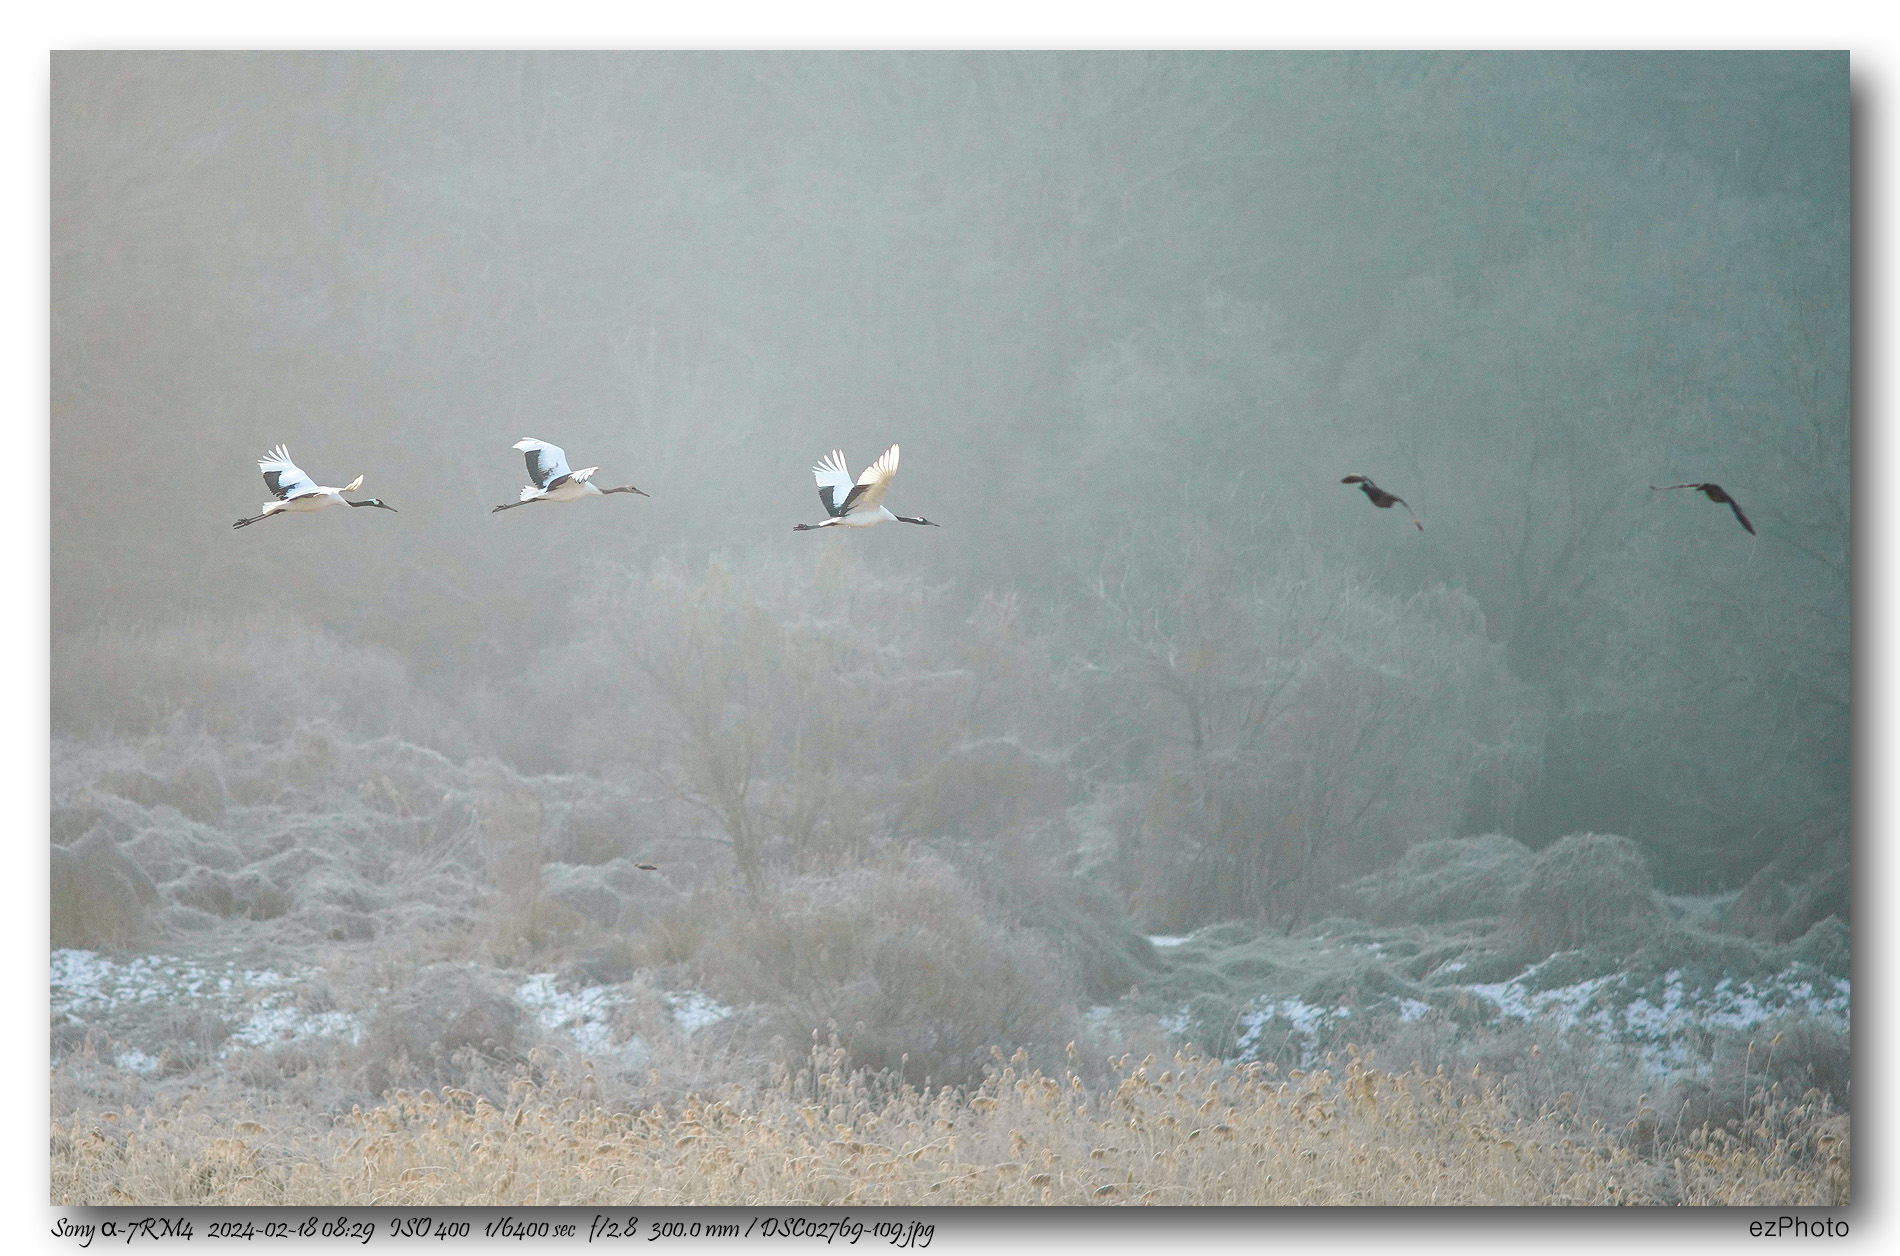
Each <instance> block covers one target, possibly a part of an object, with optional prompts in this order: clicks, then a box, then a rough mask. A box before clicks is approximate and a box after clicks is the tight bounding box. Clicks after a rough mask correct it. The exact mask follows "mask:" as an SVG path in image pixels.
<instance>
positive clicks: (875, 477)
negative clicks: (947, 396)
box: [231, 436, 1755, 536]
mask: <svg viewBox="0 0 1900 1256" xmlns="http://www.w3.org/2000/svg"><path fill="white" fill-rule="evenodd" d="M514 447H515V448H516V449H518V450H520V451H521V452H522V453H523V454H525V455H526V456H527V460H528V479H529V481H530V483H528V484H527V485H526V486H524V487H523V488H522V490H521V496H520V497H518V498H517V499H515V500H514V501H511V502H503V503H502V504H501V505H499V506H497V507H495V510H494V512H491V513H499V512H500V511H503V510H513V509H514V508H515V507H516V506H526V505H528V504H529V503H530V502H577V501H580V500H581V499H582V498H585V497H605V496H607V495H608V494H610V493H639V494H640V496H642V497H647V496H650V494H648V493H646V492H645V491H643V490H641V489H637V488H635V487H634V486H633V485H631V484H622V485H621V486H620V487H618V488H601V487H599V486H598V485H596V484H595V483H594V472H596V471H598V470H600V468H599V467H582V468H581V469H580V470H579V471H574V470H571V469H570V468H569V467H568V465H567V454H566V452H565V451H563V450H562V448H561V447H560V446H559V445H550V444H548V443H547V442H546V441H544V440H536V439H535V438H534V437H532V436H524V437H523V438H522V439H520V440H519V441H516V442H515V446H514ZM897 456H898V455H897V446H896V445H892V446H891V447H890V448H889V449H887V450H885V451H884V453H883V454H882V456H880V457H879V458H878V460H877V461H876V462H874V463H872V464H871V465H870V466H868V467H866V468H865V469H864V470H863V471H860V472H859V473H858V477H857V479H855V480H854V479H852V478H851V470H850V468H849V467H848V466H847V465H846V463H845V460H844V452H843V451H842V450H837V449H834V450H832V451H831V453H830V454H829V455H827V456H826V457H824V458H822V459H820V460H819V462H818V465H817V466H815V467H813V468H812V469H811V471H812V475H813V476H814V477H816V479H817V481H818V500H819V501H821V502H823V503H824V507H825V516H826V517H825V518H824V519H823V520H821V521H820V522H818V523H800V524H795V525H794V526H793V528H792V531H794V532H813V531H816V530H817V529H819V528H836V527H845V528H868V527H870V526H872V525H873V524H879V523H883V522H885V521H886V520H891V521H893V522H896V523H918V524H924V525H926V526H928V527H932V528H935V527H939V526H941V525H939V524H936V523H933V522H931V521H930V520H929V519H925V518H923V517H922V516H918V517H917V518H914V519H913V518H911V517H910V516H908V515H894V514H892V513H891V512H890V511H889V510H888V509H886V508H885V506H884V494H885V492H886V490H888V489H889V488H890V486H891V480H892V479H893V478H894V477H895V476H896V475H897ZM257 469H258V470H259V471H262V472H263V473H264V485H265V487H267V488H269V489H270V491H271V493H272V495H273V496H274V497H275V498H276V500H275V501H269V502H265V503H264V508H263V510H262V511H261V512H259V513H258V514H255V515H252V516H251V517H250V518H248V519H240V520H238V521H237V522H236V523H234V524H232V525H231V526H232V527H234V528H243V527H248V526H250V525H251V524H253V523H257V522H258V521H259V520H263V519H268V518H270V517H271V516H272V515H280V514H289V513H296V514H307V513H308V512H310V511H313V510H322V509H323V508H324V507H325V506H334V505H339V504H340V505H344V506H374V507H376V508H378V509H381V510H392V511H393V510H395V509H396V508H395V507H394V506H391V505H389V504H387V503H386V502H384V501H383V500H382V498H380V497H371V498H366V499H365V500H363V501H359V502H353V501H351V500H349V499H348V498H347V497H345V496H343V494H345V493H354V492H356V490H358V489H360V488H362V487H363V477H362V476H360V475H359V476H357V477H356V478H355V479H354V480H351V481H350V482H349V483H348V484H345V485H344V486H343V487H342V488H330V487H327V486H325V485H322V484H318V483H317V482H316V481H315V480H313V479H311V478H310V475H309V473H308V472H306V471H304V470H303V468H301V467H299V466H298V465H297V464H296V463H294V462H292V461H291V460H290V450H289V449H288V448H286V447H285V446H283V445H279V446H277V448H275V449H273V450H271V451H270V452H269V453H267V454H265V455H264V456H263V457H262V458H259V459H258V460H257ZM1339 482H1340V483H1341V484H1357V485H1358V486H1359V491H1360V492H1362V493H1364V494H1365V495H1366V500H1368V501H1370V502H1371V503H1372V504H1373V505H1374V506H1377V507H1378V508H1379V509H1381V510H1390V509H1391V508H1392V507H1393V506H1405V513H1406V514H1408V515H1411V517H1412V526H1413V527H1415V528H1417V529H1418V530H1419V531H1420V532H1423V531H1424V530H1425V525H1424V524H1422V523H1420V522H1419V519H1418V516H1417V515H1416V514H1413V513H1412V508H1411V507H1410V506H1407V505H1406V502H1405V499H1404V498H1403V497H1400V496H1398V495H1397V494H1394V493H1388V492H1386V491H1385V490H1384V489H1382V488H1380V487H1379V486H1378V485H1377V484H1374V483H1373V482H1372V481H1371V480H1370V479H1369V478H1367V477H1366V476H1363V475H1348V476H1346V477H1344V478H1342V479H1341V480H1340V481H1339ZM1649 487H1650V489H1651V490H1652V491H1655V492H1659V493H1660V492H1667V491H1669V490H1670V489H1678V488H1688V489H1694V490H1696V491H1697V492H1699V493H1701V494H1702V495H1703V496H1704V497H1707V498H1708V499H1709V500H1710V501H1712V502H1715V503H1717V504H1718V505H1724V506H1727V507H1728V508H1729V509H1730V510H1732V511H1734V512H1735V518H1736V521H1737V522H1739V523H1740V524H1741V525H1742V526H1743V527H1744V528H1746V529H1748V533H1749V535H1750V536H1753V535H1754V534H1755V525H1754V524H1752V523H1750V522H1749V521H1748V516H1747V515H1745V514H1743V513H1742V508H1741V506H1740V505H1738V504H1737V503H1736V501H1735V499H1734V498H1733V497H1730V496H1729V495H1728V493H1727V491H1725V490H1724V489H1723V488H1722V486H1721V485H1720V484H1710V483H1701V484H1652V485H1650V486H1649Z"/></svg>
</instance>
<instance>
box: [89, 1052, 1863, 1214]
mask: <svg viewBox="0 0 1900 1256" xmlns="http://www.w3.org/2000/svg"><path fill="white" fill-rule="evenodd" d="M842 1060H843V1056H842V1053H841V1052H835V1051H834V1052H826V1051H822V1050H821V1051H817V1052H815V1053H814V1055H813V1059H812V1064H813V1067H812V1068H811V1069H810V1070H808V1071H806V1072H804V1073H801V1074H800V1075H799V1076H798V1077H796V1078H793V1079H790V1080H788V1081H787V1082H785V1083H784V1084H783V1085H781V1086H779V1087H777V1088H776V1089H772V1090H768V1091H765V1092H763V1093H760V1094H755V1095H753V1096H752V1097H750V1098H749V1099H748V1098H746V1097H744V1096H743V1095H742V1094H741V1092H738V1091H734V1092H732V1093H731V1094H728V1095H726V1096H723V1097H714V1098H705V1097H698V1096H694V1097H690V1098H688V1099H686V1100H685V1101H684V1102H683V1103H681V1104H679V1105H677V1106H676V1107H672V1108H668V1107H665V1106H655V1107H652V1108H650V1109H648V1110H645V1111H640V1112H627V1111H622V1112H615V1111H609V1110H606V1109H604V1108H602V1107H601V1106H600V1105H599V1104H598V1102H596V1100H595V1099H594V1098H593V1097H592V1092H593V1090H594V1087H593V1083H592V1080H591V1078H589V1077H583V1078H582V1079H581V1080H580V1081H579V1082H578V1083H572V1082H567V1083H563V1082H561V1081H560V1080H559V1079H558V1078H550V1079H549V1082H548V1084H547V1085H545V1086H542V1087H537V1086H535V1085H534V1084H533V1083H532V1082H530V1081H528V1080H527V1079H526V1078H523V1079H521V1080H518V1081H517V1082H516V1083H515V1084H514V1087H513V1090H512V1092H511V1093H510V1094H509V1095H508V1096H507V1098H506V1103H505V1106H502V1107H497V1106H495V1105H494V1104H493V1103H490V1102H489V1101H488V1100H487V1099H485V1098H482V1097H479V1096H477V1095H474V1094H472V1093H470V1092H467V1091H462V1090H456V1089H452V1088H451V1089H445V1090H443V1091H442V1092H441V1093H440V1094H437V1093H434V1092H431V1091H428V1090H423V1091H420V1092H417V1093H410V1092H407V1091H396V1092H392V1093H391V1094H389V1095H388V1096H386V1102H384V1103H382V1104H380V1105H378V1106H376V1107H374V1108H370V1109H368V1110H352V1112H351V1113H350V1114H348V1115H347V1116H344V1117H342V1118H339V1119H338V1120H337V1121H336V1122H335V1124H334V1126H333V1128H329V1129H325V1130H321V1131H316V1132H312V1133H308V1134H303V1135H299V1134H295V1133H282V1132H274V1130H273V1128H272V1124H271V1121H270V1118H269V1116H268V1115H265V1116H263V1117H262V1119H260V1120H255V1121H245V1122H239V1123H237V1124H236V1125H232V1124H231V1123H230V1122H229V1121H228V1120H218V1119H214V1117H213V1114H211V1113H207V1112H195V1111H191V1110H189V1104H188V1103H187V1104H186V1105H183V1106H181V1107H179V1108H175V1109H173V1110H171V1111H169V1112H160V1111H157V1110H154V1109H151V1108H147V1109H144V1110H142V1111H136V1112H135V1111H117V1112H114V1111H100V1112H96V1113H93V1114H91V1115H82V1114H75V1115H74V1117H73V1118H71V1119H70V1121H69V1122H68V1123H67V1124H66V1125H64V1126H61V1125H57V1124H56V1125H55V1126H54V1128H53V1140H52V1198H53V1202H54V1203H56V1204H62V1205H68V1206H73V1205H112V1204H133V1203H139V1204H159V1203H165V1204H189V1203H222V1204H248V1205H276V1204H297V1205H316V1204H326V1205H345V1204H347V1205H351V1206H358V1207H361V1206H372V1205H379V1206H380V1205H404V1206H414V1205H424V1206H447V1205H510V1206H520V1205H537V1204H640V1205H644V1206H663V1205H685V1204H699V1205H719V1204H724V1205H738V1204H754V1205H764V1204H770V1205H792V1206H841V1205H850V1206H856V1207H863V1206H875V1205H910V1206H915V1205H920V1204H925V1205H928V1204H1128V1203H1141V1204H1650V1203H1681V1204H1753V1205H1757V1206H1762V1205H1777V1206H1786V1205H1792V1204H1802V1203H1812V1204H1820V1203H1844V1202H1846V1193H1847V1168H1846V1161H1847V1126H1846V1120H1845V1118H1844V1117H1838V1116H1837V1117H1832V1118H1829V1119H1830V1120H1831V1121H1832V1122H1833V1123H1832V1124H1831V1125H1826V1126H1825V1127H1824V1128H1823V1127H1822V1126H1815V1125H1813V1124H1812V1123H1810V1124H1809V1125H1808V1126H1804V1127H1803V1128H1802V1132H1801V1139H1802V1140H1805V1141H1800V1140H1797V1139H1795V1138H1794V1137H1792V1136H1791V1135H1790V1134H1789V1132H1788V1129H1784V1131H1783V1135H1782V1136H1781V1137H1780V1138H1779V1140H1778V1141H1773V1140H1767V1139H1765V1138H1757V1137H1749V1136H1730V1135H1727V1134H1726V1133H1719V1134H1717V1135H1714V1136H1704V1137H1701V1138H1698V1139H1692V1140H1689V1141H1688V1142H1687V1143H1685V1144H1684V1145H1683V1146H1682V1147H1681V1148H1679V1149H1678V1150H1677V1152H1676V1153H1675V1154H1674V1155H1673V1161H1671V1160H1666V1159H1665V1158H1663V1157H1659V1156H1652V1157H1647V1158H1644V1157H1639V1156H1637V1155H1635V1154H1633V1153H1632V1152H1631V1151H1630V1150H1629V1149H1627V1148H1626V1147H1624V1146H1621V1145H1618V1143H1617V1142H1616V1140H1614V1139H1613V1138H1612V1137H1611V1136H1610V1134H1609V1132H1608V1131H1606V1130H1604V1129H1603V1128H1602V1127H1601V1126H1600V1125H1593V1126H1591V1127H1589V1128H1580V1122H1578V1121H1576V1120H1575V1119H1573V1118H1571V1117H1569V1116H1568V1115H1567V1114H1566V1113H1564V1112H1548V1111H1547V1112H1544V1113H1541V1114H1538V1115H1536V1116H1526V1115H1523V1114H1521V1113H1517V1112H1514V1111H1512V1110H1511V1109H1510V1107H1509V1105H1508V1104H1507V1103H1506V1101H1505V1100H1504V1098H1503V1097H1502V1096H1501V1093H1500V1092H1499V1091H1498V1090H1497V1089H1495V1088H1493V1089H1488V1090H1486V1089H1480V1090H1477V1091H1475V1092H1474V1091H1473V1090H1472V1089H1470V1088H1469V1087H1468V1086H1465V1085H1463V1083H1465V1082H1466V1081H1467V1080H1468V1079H1462V1078H1461V1079H1459V1081H1460V1083H1461V1086H1459V1087H1454V1086H1453V1085H1452V1084H1451V1083H1450V1080H1449V1079H1447V1078H1445V1077H1444V1076H1442V1075H1440V1076H1426V1075H1424V1074H1422V1073H1420V1072H1418V1071H1416V1070H1414V1071H1412V1072H1410V1073H1390V1072H1385V1071H1381V1070H1379V1069H1377V1068H1373V1067H1370V1066H1369V1065H1367V1064H1365V1063H1363V1062H1361V1061H1360V1060H1359V1059H1358V1058H1356V1057H1353V1058H1349V1059H1347V1060H1346V1061H1345V1062H1344V1064H1343V1067H1342V1068H1341V1070H1340V1071H1339V1072H1338V1073H1337V1075H1335V1074H1334V1073H1333V1072H1332V1071H1330V1070H1321V1071H1317V1072H1313V1073H1302V1072H1300V1071H1299V1070H1293V1071H1291V1072H1288V1073H1286V1074H1284V1075H1280V1074H1277V1073H1276V1071H1275V1070H1274V1069H1273V1068H1271V1067H1270V1066H1269V1067H1262V1066H1258V1065H1248V1066H1243V1067H1241V1068H1237V1069H1236V1068H1230V1067H1228V1066H1225V1065H1221V1064H1219V1063H1218V1062H1215V1061H1209V1060H1205V1059H1200V1058H1197V1057H1188V1056H1181V1055H1177V1056H1176V1057H1175V1058H1174V1060H1173V1061H1172V1062H1169V1063H1167V1064H1166V1066H1162V1065H1160V1064H1158V1063H1157V1061H1156V1060H1155V1059H1154V1057H1152V1056H1151V1057H1149V1058H1148V1059H1147V1060H1145V1061H1142V1062H1141V1063H1140V1064H1131V1062H1130V1061H1129V1060H1128V1058H1127V1057H1123V1058H1122V1059H1121V1060H1120V1061H1114V1062H1112V1063H1114V1064H1115V1065H1116V1066H1117V1072H1116V1073H1115V1074H1114V1075H1113V1076H1112V1077H1111V1081H1114V1082H1115V1083H1116V1084H1114V1085H1113V1086H1112V1088H1110V1087H1109V1086H1107V1085H1104V1086H1102V1087H1098V1088H1091V1087H1090V1086H1088V1085H1087V1084H1086V1083H1085V1082H1084V1081H1083V1079H1082V1078H1081V1077H1080V1076H1079V1075H1077V1074H1075V1073H1073V1072H1071V1071H1069V1070H1067V1069H1065V1070H1063V1071H1062V1073H1061V1074H1060V1075H1045V1074H1043V1073H1041V1072H1038V1071H1036V1070H1033V1069H1024V1068H1023V1065H1024V1063H1025V1061H1024V1059H1023V1057H1021V1056H1020V1055H1019V1056H1018V1057H1017V1058H1016V1059H1015V1060H1013V1061H1010V1062H1007V1063H1001V1062H999V1068H998V1069H997V1071H996V1072H995V1073H994V1074H993V1075H992V1076H991V1077H990V1078H989V1079H988V1080H987V1081H986V1082H984V1083H983V1084H982V1085H981V1086H980V1087H977V1088H975V1089H973V1090H968V1091H944V1092H939V1093H936V1094H928V1093H919V1092H917V1091H916V1090H913V1089H909V1088H906V1089H903V1090H898V1091H892V1090H890V1089H889V1088H887V1087H881V1086H879V1085H878V1084H876V1083H875V1082H874V1081H871V1080H867V1079H866V1078H865V1077H863V1076H861V1075H858V1076H853V1075H847V1074H846V1073H844V1072H843V1070H842ZM1782 1116H1783V1118H1784V1119H1783V1125H1784V1126H1788V1127H1789V1128H1792V1126H1791V1125H1790V1123H1789V1121H1788V1120H1787V1118H1788V1116H1789V1114H1788V1113H1783V1114H1782ZM293 1123H294V1122H292V1121H291V1120H290V1119H289V1118H288V1114H286V1120H285V1123H284V1125H283V1129H290V1128H291V1126H292V1124H293ZM1764 1129H1765V1127H1764Z"/></svg>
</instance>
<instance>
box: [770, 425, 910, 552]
mask: <svg viewBox="0 0 1900 1256" xmlns="http://www.w3.org/2000/svg"><path fill="white" fill-rule="evenodd" d="M897 459H898V450H897V446H895V445H892V446H891V447H890V448H889V449H887V450H885V451H884V453H883V455H882V456H881V457H879V458H878V460H877V461H876V462H874V463H872V464H871V465H870V466H868V467H866V468H865V469H864V470H863V471H861V472H859V473H858V477H857V479H855V480H854V479H852V478H851V471H850V469H849V467H848V466H847V465H846V464H845V460H844V451H843V450H841V449H834V450H832V451H831V454H830V456H829V457H826V458H824V459H822V460H820V461H819V463H818V465H817V466H815V467H813V468H812V469H811V473H812V476H813V477H814V478H815V479H816V480H817V481H818V500H819V501H821V502H823V503H824V506H825V513H826V514H827V515H829V516H830V518H828V519H826V520H825V521H824V522H822V523H801V524H799V525H797V526H796V527H794V528H793V529H792V530H793V531H794V532H810V531H813V530H815V529H817V528H872V527H876V526H877V525H878V524H880V523H892V522H902V523H921V524H928V525H929V526H930V527H933V528H934V527H936V526H937V525H936V524H934V523H931V522H930V520H928V519H911V518H907V517H906V516H904V515H894V514H892V513H891V512H890V511H889V510H887V509H886V508H885V506H884V494H885V493H886V492H887V491H888V490H889V489H890V487H891V480H892V479H893V478H894V477H895V476H896V475H897Z"/></svg>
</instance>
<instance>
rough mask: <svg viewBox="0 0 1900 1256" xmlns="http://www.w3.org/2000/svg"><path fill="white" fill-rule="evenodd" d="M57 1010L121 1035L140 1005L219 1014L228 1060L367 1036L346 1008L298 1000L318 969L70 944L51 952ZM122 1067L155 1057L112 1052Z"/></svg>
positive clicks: (144, 1068) (139, 1069)
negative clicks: (128, 954)
mask: <svg viewBox="0 0 1900 1256" xmlns="http://www.w3.org/2000/svg"><path fill="white" fill-rule="evenodd" d="M51 967H52V974H51V975H52V991H51V993H52V1011H53V1013H54V1015H56V1016H57V1015H64V1016H67V1017H70V1018H71V1019H72V1020H73V1021H74V1022H75V1023H77V1024H79V1025H81V1026H88V1027H90V1026H95V1025H96V1026H98V1027H99V1028H101V1029H104V1030H105V1031H106V1032H107V1033H108V1034H110V1035H111V1036H112V1037H115V1038H124V1037H125V1036H126V1031H127V1022H128V1021H129V1020H132V1019H134V1018H135V1017H136V1016H137V1014H138V1012H140V1011H141V1010H150V1009H153V1008H156V1007H163V1006H168V1005H176V1006H179V1007H184V1008H189V1009H190V1010H191V1011H193V1012H199V1013H204V1014H206V1015H209V1016H214V1017H217V1018H218V1019H220V1020H222V1021H224V1022H225V1024H226V1025H227V1026H229V1028H230V1036H229V1037H227V1038H226V1039H224V1041H223V1042H221V1043H220V1044H219V1045H218V1047H217V1056H218V1058H219V1059H224V1058H225V1057H227V1056H229V1055H230V1054H231V1053H232V1052H234V1051H237V1050H240V1049H242V1048H246V1047H274V1046H281V1045H284V1044H287V1043H295V1042H306V1041H310V1040H312V1039H337V1040H342V1041H347V1042H350V1043H352V1044H354V1043H358V1042H361V1041H362V1037H363V1025H362V1023H361V1021H360V1020H359V1019H358V1018H357V1017H355V1016H352V1015H350V1014H349V1013H347V1012H338V1011H327V1012H312V1011H309V1010H307V1009H306V1008H304V1007H302V1006H300V1004H299V998H298V996H299V993H300V990H301V988H302V987H303V986H304V985H305V984H306V983H308V982H309V981H310V980H311V979H312V978H314V977H317V976H319V975H321V974H320V970H317V969H303V970H293V971H291V972H278V971H276V970H275V969H270V968H249V967H245V966H243V965H241V964H239V963H237V962H236V961H235V960H227V961H225V962H224V963H223V964H218V963H216V962H208V963H199V962H196V961H193V960H187V959H179V958H177V957H175V956H167V955H141V956H138V957H136V958H133V959H128V960H124V961H121V960H116V959H112V958H110V957H108V956H104V955H100V954H99V953H98V952H96V951H81V950H73V949H69V948H62V949H60V950H56V951H54V952H53V954H52V965H51ZM115 1059H116V1061H117V1062H118V1064H119V1066H120V1067H121V1068H125V1069H129V1070H130V1071H132V1072H135V1073H149V1072H152V1071H154V1070H155V1069H156V1068H157V1067H158V1061H157V1060H156V1059H155V1058H153V1057H152V1056H151V1055H150V1054H149V1053H147V1052H145V1051H143V1050H140V1049H138V1048H136V1047H131V1048H126V1049H123V1050H121V1051H120V1052H119V1053H118V1054H117V1056H116V1057H115Z"/></svg>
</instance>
